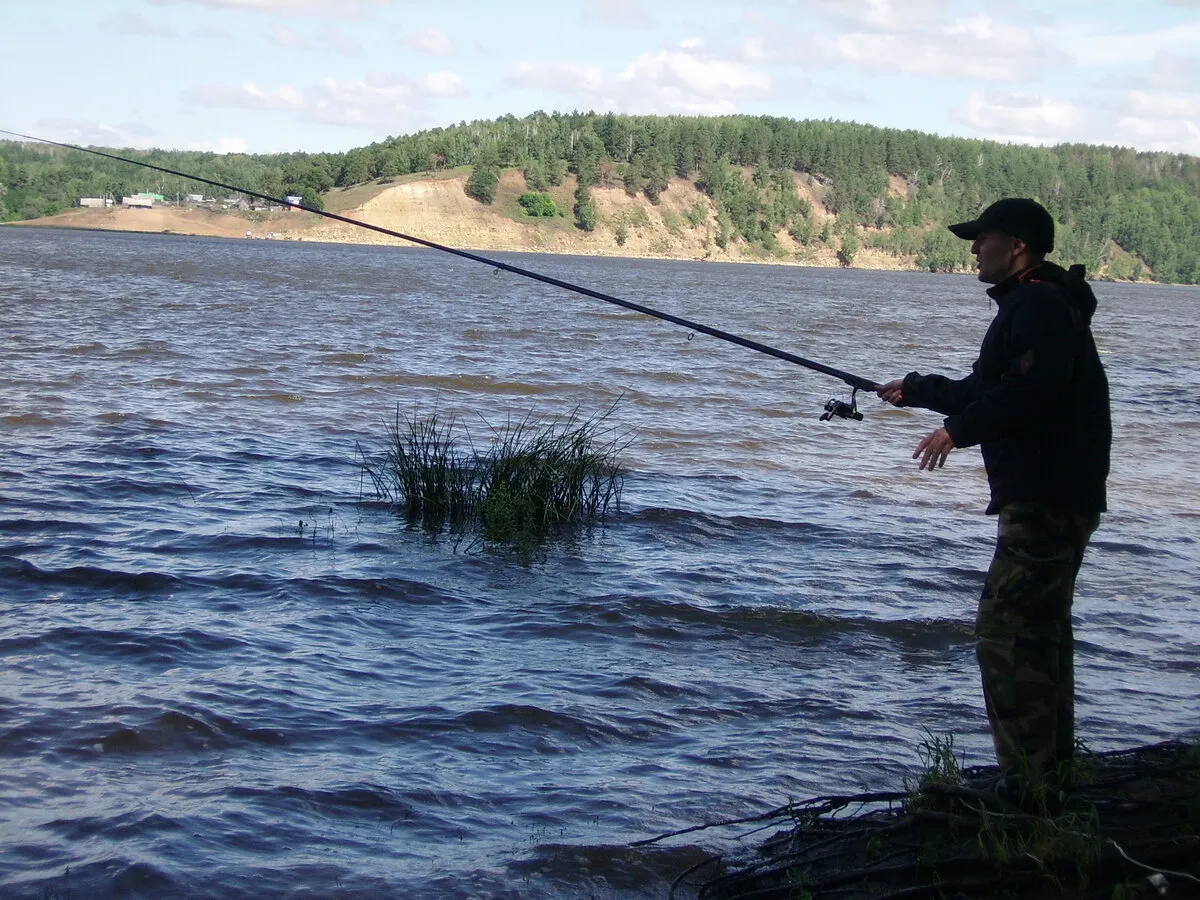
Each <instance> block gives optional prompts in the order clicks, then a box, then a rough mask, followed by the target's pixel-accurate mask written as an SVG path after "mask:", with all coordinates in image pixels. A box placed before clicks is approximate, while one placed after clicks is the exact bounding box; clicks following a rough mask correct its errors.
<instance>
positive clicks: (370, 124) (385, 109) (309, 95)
mask: <svg viewBox="0 0 1200 900" xmlns="http://www.w3.org/2000/svg"><path fill="white" fill-rule="evenodd" d="M465 95H466V90H465V88H464V87H463V83H462V79H461V78H459V76H458V75H456V74H455V73H453V72H435V73H433V74H431V75H426V76H424V77H423V78H416V79H414V78H409V77H407V76H403V75H397V74H394V73H389V72H372V73H369V74H367V75H366V76H364V77H363V78H362V79H359V80H352V81H340V80H338V79H336V78H326V79H324V80H323V81H321V82H320V83H319V84H314V85H310V86H308V87H305V88H296V87H291V86H287V85H285V86H282V87H278V88H275V89H273V90H267V89H263V88H261V87H259V86H258V85H256V84H254V83H253V82H244V83H243V84H241V85H236V86H235V85H225V84H210V85H205V86H203V87H201V88H197V89H196V90H193V91H189V92H188V93H187V94H185V95H184V98H183V99H184V101H185V102H186V103H190V104H194V105H197V106H203V107H207V108H213V109H260V110H275V111H283V112H291V113H293V114H294V115H295V116H296V118H297V119H299V120H301V121H306V122H320V123H323V124H328V125H343V126H352V127H358V128H371V129H380V130H383V131H387V132H391V133H396V132H398V131H401V130H402V129H403V128H405V127H416V126H420V125H423V124H425V122H426V119H427V118H428V116H427V115H426V110H427V108H428V106H429V103H430V100H431V99H432V98H433V97H441V98H447V97H450V98H452V97H462V96H465Z"/></svg>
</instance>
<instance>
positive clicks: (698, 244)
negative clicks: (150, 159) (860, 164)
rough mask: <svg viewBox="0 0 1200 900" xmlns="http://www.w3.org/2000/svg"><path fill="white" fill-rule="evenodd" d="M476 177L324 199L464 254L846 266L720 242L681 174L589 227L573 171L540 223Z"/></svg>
mask: <svg viewBox="0 0 1200 900" xmlns="http://www.w3.org/2000/svg"><path fill="white" fill-rule="evenodd" d="M469 174H470V170H469V169H455V170H449V171H444V172H439V173H421V174H418V175H411V176H405V177H402V178H397V179H395V180H388V179H382V180H380V181H376V182H371V183H368V184H365V185H356V186H354V187H351V188H344V189H343V188H335V189H333V190H331V191H329V192H328V193H327V194H326V195H324V202H325V208H326V210H327V211H329V212H333V213H336V214H338V215H343V216H346V217H348V218H352V219H356V220H359V221H362V222H366V223H369V224H372V225H377V226H380V227H382V228H387V229H389V230H391V231H395V232H399V233H401V234H407V235H412V236H414V237H419V238H422V239H424V240H428V241H433V242H435V243H439V244H443V245H446V246H450V247H455V248H459V249H464V250H479V251H516V252H526V253H557V254H568V255H575V256H601V257H614V258H635V259H679V260H710V261H714V262H756V263H772V264H780V265H803V266H823V267H837V266H840V265H841V264H842V263H841V261H840V260H839V258H838V249H839V248H838V246H837V243H836V241H834V242H831V243H829V244H825V243H821V242H813V243H812V244H810V245H808V246H805V245H802V244H799V243H797V242H796V241H795V240H793V239H792V237H791V236H790V235H789V234H787V233H786V232H785V231H781V232H779V233H778V234H777V235H776V241H777V243H778V248H777V249H776V250H775V251H773V252H768V251H767V250H765V249H763V248H761V247H751V246H748V245H747V244H745V243H744V242H742V241H738V240H729V241H728V242H726V246H724V247H722V246H720V244H721V243H722V241H721V240H720V229H719V226H718V223H717V218H716V211H715V208H714V207H713V205H712V202H711V200H710V199H709V198H708V197H707V196H706V195H705V194H704V193H703V192H701V191H700V190H698V189H697V188H696V186H695V185H694V184H693V183H691V182H689V181H687V180H685V179H675V180H673V181H672V182H671V185H670V187H669V188H668V189H667V190H666V191H664V192H663V193H662V194H661V196H660V199H659V202H658V203H657V204H655V203H651V202H650V201H649V200H648V199H647V198H646V197H645V196H644V195H641V194H639V195H637V196H630V195H629V194H628V193H626V192H625V190H624V188H623V187H620V186H618V185H609V186H604V185H596V186H593V187H592V188H591V195H592V199H593V200H594V202H595V204H596V208H597V212H598V216H599V220H598V224H597V227H596V228H595V230H594V231H591V232H585V231H582V230H580V229H579V228H577V227H575V225H574V222H573V218H572V215H571V209H572V205H573V203H574V199H573V196H574V190H575V182H574V179H573V178H571V177H568V178H567V179H565V180H564V181H563V183H562V184H560V185H557V186H555V187H552V188H550V189H549V190H548V191H547V193H549V194H550V195H551V196H552V197H553V199H554V202H555V205H556V207H557V209H558V210H559V211H560V214H559V215H557V216H550V217H540V218H539V217H531V216H529V215H527V214H526V213H525V211H524V209H523V208H522V207H521V206H520V204H519V203H518V198H519V197H520V195H521V194H522V193H524V192H525V191H526V190H527V188H526V185H525V182H524V178H523V177H522V176H521V174H520V173H519V172H517V171H515V170H510V171H507V172H505V173H503V174H502V176H501V178H500V183H499V185H498V187H497V190H496V196H495V199H494V200H493V202H492V203H491V204H490V205H484V204H482V203H480V202H478V201H477V200H474V199H472V198H471V197H468V196H467V194H466V191H465V190H464V187H465V184H466V180H467V177H468V176H469ZM797 190H798V192H799V193H800V195H801V196H802V197H803V198H804V199H805V200H807V201H808V202H809V203H810V204H811V207H812V210H813V212H812V221H813V225H814V230H816V231H819V230H820V228H821V227H823V225H824V224H825V222H827V221H830V220H832V218H833V216H832V214H830V213H829V212H828V211H827V210H826V209H825V207H824V205H823V204H822V202H821V201H822V195H823V189H822V187H821V185H820V184H819V183H817V182H815V181H814V180H812V179H810V178H808V177H807V176H798V178H797ZM8 224H12V225H34V226H43V227H66V228H83V229H100V230H111V231H129V232H146V233H154V234H188V235H202V236H208V237H225V238H243V239H244V238H271V239H276V240H294V241H321V242H326V243H339V244H388V245H393V244H394V245H410V242H408V241H403V240H400V239H397V238H393V237H390V236H388V235H385V234H380V233H379V232H375V231H371V230H369V229H364V228H360V227H357V226H355V225H349V224H346V223H343V222H338V221H335V220H331V219H328V218H326V217H323V216H319V215H317V214H315V213H307V212H303V211H300V210H278V211H272V212H265V211H263V212H259V211H246V212H242V211H236V210H213V209H208V208H203V207H199V206H191V207H184V206H158V207H154V208H151V209H136V208H126V207H113V208H109V209H73V210H70V211H68V212H64V213H60V214H58V215H55V216H48V217H45V218H41V219H30V220H26V221H23V222H13V223H8ZM863 243H865V241H864V242H863ZM852 265H853V267H854V268H860V269H874V270H893V271H903V270H916V269H917V266H916V260H915V257H905V256H900V255H897V254H893V253H888V252H884V251H881V250H876V249H872V248H869V247H866V246H863V247H861V248H860V249H859V250H857V251H856V252H855V253H854V254H853V260H852Z"/></svg>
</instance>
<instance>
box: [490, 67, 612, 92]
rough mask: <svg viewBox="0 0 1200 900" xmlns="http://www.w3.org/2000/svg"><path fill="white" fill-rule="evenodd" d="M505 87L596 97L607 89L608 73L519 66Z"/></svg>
mask: <svg viewBox="0 0 1200 900" xmlns="http://www.w3.org/2000/svg"><path fill="white" fill-rule="evenodd" d="M504 82H505V84H508V85H510V86H512V87H520V88H532V89H534V90H548V91H559V92H561V93H564V94H581V95H587V94H596V93H599V92H600V91H601V90H603V88H604V83H605V77H604V70H603V69H601V68H600V67H599V66H584V65H579V64H578V63H564V62H519V63H515V64H514V65H512V66H510V67H509V70H508V72H507V73H506V74H505V76H504Z"/></svg>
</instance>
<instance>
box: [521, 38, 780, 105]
mask: <svg viewBox="0 0 1200 900" xmlns="http://www.w3.org/2000/svg"><path fill="white" fill-rule="evenodd" d="M505 82H506V83H507V84H509V85H511V86H513V87H522V88H531V89H535V90H545V91H553V92H555V93H560V94H566V95H568V96H569V97H571V98H572V101H571V102H572V103H573V104H575V105H576V106H579V107H582V108H591V109H620V110H623V111H626V112H632V113H646V114H652V113H688V114H697V115H699V114H714V115H717V114H722V113H732V112H736V111H737V109H738V106H737V102H738V101H743V100H750V99H755V98H758V97H761V96H765V95H766V94H767V93H768V92H769V91H770V89H771V79H770V76H769V75H767V74H766V73H764V72H759V71H756V70H754V69H752V68H750V67H749V66H747V65H745V64H744V63H742V62H739V61H736V60H727V59H719V58H713V57H708V56H705V55H703V48H702V47H701V46H700V45H699V43H698V42H697V41H693V40H689V41H686V42H685V46H682V47H680V48H679V49H677V50H662V51H659V52H657V53H643V54H642V55H641V56H639V57H637V58H636V59H634V60H633V61H632V62H630V63H629V64H628V65H627V66H626V67H625V68H624V70H622V71H621V72H620V73H618V74H615V75H610V74H608V73H606V72H605V71H604V70H603V69H602V68H600V67H599V66H585V65H580V64H577V63H566V62H522V63H517V64H516V65H514V66H512V67H511V68H510V69H509V70H508V74H507V75H506V76H505Z"/></svg>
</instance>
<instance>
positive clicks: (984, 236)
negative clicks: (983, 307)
mask: <svg viewBox="0 0 1200 900" xmlns="http://www.w3.org/2000/svg"><path fill="white" fill-rule="evenodd" d="M1024 246H1025V245H1024V244H1023V243H1021V241H1019V240H1018V239H1017V238H1015V237H1013V236H1012V235H1011V234H1005V233H1004V232H1003V231H983V232H980V234H979V237H977V238H975V241H974V242H973V243H972V244H971V252H972V253H974V254H975V262H976V265H978V266H979V280H980V281H982V282H983V283H984V284H999V283H1000V282H1002V281H1004V279H1006V278H1008V276H1010V275H1012V274H1013V273H1014V272H1015V271H1016V269H1017V257H1018V256H1020V255H1021V252H1022V249H1023V248H1024Z"/></svg>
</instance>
